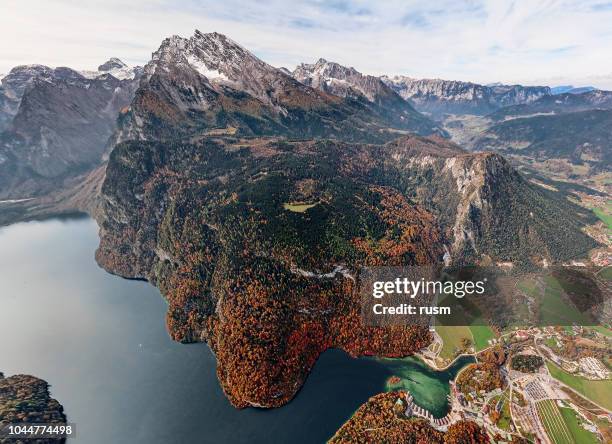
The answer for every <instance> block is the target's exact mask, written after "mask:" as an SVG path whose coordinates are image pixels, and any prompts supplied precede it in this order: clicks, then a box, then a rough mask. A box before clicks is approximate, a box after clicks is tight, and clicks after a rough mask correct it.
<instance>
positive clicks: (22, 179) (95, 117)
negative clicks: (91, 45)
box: [0, 68, 137, 197]
mask: <svg viewBox="0 0 612 444" xmlns="http://www.w3.org/2000/svg"><path fill="white" fill-rule="evenodd" d="M42 72H43V74H44V75H42V76H39V77H34V78H33V79H31V80H29V81H28V84H27V88H24V90H23V91H22V93H23V94H22V97H21V100H20V105H19V110H18V112H17V113H16V115H15V116H14V118H13V119H12V122H11V123H10V125H9V128H8V129H7V130H6V131H5V132H4V133H2V134H1V135H0V197H2V196H10V195H16V196H17V197H27V196H28V195H36V194H40V193H43V192H46V191H48V190H49V189H51V188H54V187H56V186H58V185H59V184H61V181H62V180H63V179H64V178H65V177H66V176H68V175H73V174H78V173H82V172H84V171H86V170H88V169H90V168H92V167H94V166H95V165H97V164H98V163H100V161H101V159H102V155H103V153H104V152H105V149H106V146H107V145H106V144H107V142H108V139H109V137H110V136H111V135H112V134H113V132H114V130H115V128H116V119H117V116H118V114H119V111H120V109H121V108H123V107H125V106H127V105H128V104H129V103H130V101H131V100H132V97H133V95H134V92H135V89H136V85H137V83H136V82H135V81H133V80H119V79H117V78H116V77H114V76H112V75H110V74H102V75H99V76H97V77H95V78H86V77H84V76H83V75H81V74H80V73H79V72H77V71H74V70H72V69H69V68H56V69H54V70H51V71H47V70H43V71H42ZM7 77H8V76H7ZM5 79H6V77H5ZM5 79H3V80H5ZM12 85H17V87H14V88H13V91H17V92H19V85H21V83H16V82H15V81H12V84H11V86H12Z"/></svg>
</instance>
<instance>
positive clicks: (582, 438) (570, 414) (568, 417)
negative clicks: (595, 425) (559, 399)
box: [559, 407, 599, 444]
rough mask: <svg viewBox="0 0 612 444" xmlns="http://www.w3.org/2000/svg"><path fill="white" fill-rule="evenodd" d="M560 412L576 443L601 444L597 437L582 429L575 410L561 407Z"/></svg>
mask: <svg viewBox="0 0 612 444" xmlns="http://www.w3.org/2000/svg"><path fill="white" fill-rule="evenodd" d="M559 411H560V412H561V416H562V417H563V420H564V421H565V424H566V425H567V427H568V428H569V431H570V433H571V434H572V437H573V438H574V442H577V443H580V444H598V443H599V441H598V439H597V437H596V436H595V435H594V434H593V433H591V432H589V431H588V430H586V429H584V427H582V425H581V424H580V419H579V418H578V416H577V415H576V412H575V411H574V410H573V409H570V408H568V407H561V408H560V409H559Z"/></svg>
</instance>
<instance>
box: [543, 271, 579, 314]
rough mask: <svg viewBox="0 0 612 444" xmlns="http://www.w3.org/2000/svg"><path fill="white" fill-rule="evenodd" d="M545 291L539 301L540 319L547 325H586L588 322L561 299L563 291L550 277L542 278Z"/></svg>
mask: <svg viewBox="0 0 612 444" xmlns="http://www.w3.org/2000/svg"><path fill="white" fill-rule="evenodd" d="M544 281H545V282H546V289H545V290H544V297H543V298H542V300H541V301H540V312H541V314H540V317H541V318H542V320H545V321H546V323H548V324H549V325H572V324H574V323H575V324H578V325H588V323H589V320H588V319H587V318H586V317H585V316H584V315H583V314H582V313H580V312H579V311H578V310H576V309H575V308H574V307H573V306H571V305H568V304H567V302H565V301H564V300H563V299H562V298H561V292H562V291H563V290H562V288H561V285H560V284H559V282H557V280H556V279H555V278H553V277H551V276H547V277H545V278H544Z"/></svg>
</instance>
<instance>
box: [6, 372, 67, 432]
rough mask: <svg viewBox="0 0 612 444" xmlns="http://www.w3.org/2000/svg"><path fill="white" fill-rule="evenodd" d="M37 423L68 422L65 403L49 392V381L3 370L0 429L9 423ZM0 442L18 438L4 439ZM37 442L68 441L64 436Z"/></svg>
mask: <svg viewBox="0 0 612 444" xmlns="http://www.w3.org/2000/svg"><path fill="white" fill-rule="evenodd" d="M36 423H47V424H65V423H66V415H65V414H64V409H63V407H62V405H61V404H60V403H59V402H58V401H57V400H55V399H53V398H51V396H50V395H49V384H47V383H46V382H45V381H43V380H42V379H38V378H35V377H34V376H29V375H14V376H10V377H8V378H5V377H4V375H3V374H2V373H0V429H1V428H4V426H6V425H8V424H15V425H18V424H19V425H27V424H36ZM0 442H3V443H4V442H7V443H8V442H16V441H15V440H8V439H7V440H3V439H0ZM35 442H36V443H40V444H47V443H49V444H51V443H57V442H65V438H64V439H60V440H51V439H41V440H36V441H35Z"/></svg>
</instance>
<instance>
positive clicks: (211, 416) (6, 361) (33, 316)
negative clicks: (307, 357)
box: [0, 218, 390, 444]
mask: <svg viewBox="0 0 612 444" xmlns="http://www.w3.org/2000/svg"><path fill="white" fill-rule="evenodd" d="M97 244H98V237H97V226H96V224H95V222H94V221H92V220H91V219H89V218H82V219H76V220H75V219H72V220H65V221H61V220H57V219H55V220H48V221H44V222H29V223H22V224H16V225H12V226H9V227H4V228H0V351H1V353H0V371H3V372H4V373H5V375H7V376H9V375H13V374H17V373H27V374H32V375H35V376H38V377H40V378H43V379H45V380H47V381H48V382H49V383H50V384H51V392H52V395H53V396H54V397H56V398H57V399H58V400H59V401H60V402H61V403H62V404H63V405H64V407H65V409H66V412H67V415H68V417H69V420H70V421H71V422H75V423H76V424H77V438H76V440H74V442H79V443H87V444H89V443H93V444H96V443H100V444H102V443H104V444H108V443H147V444H149V443H163V444H168V443H174V442H176V443H181V444H183V443H191V442H194V443H225V442H227V443H270V442H283V443H286V442H295V443H311V442H312V443H319V442H324V441H325V440H326V439H328V438H329V437H331V436H332V435H333V433H334V432H335V431H336V429H337V428H338V427H340V425H341V424H342V423H343V422H344V421H345V420H346V419H347V418H348V417H349V416H350V415H351V414H352V413H353V411H354V410H356V409H357V408H358V407H359V405H360V404H362V403H363V402H365V401H366V400H367V399H368V398H369V397H370V396H371V395H373V394H375V393H378V392H381V391H383V390H384V381H385V379H386V378H387V377H388V376H389V375H390V372H389V370H387V368H386V367H384V366H383V365H382V364H380V363H378V362H376V361H374V360H366V359H351V358H350V357H349V356H347V355H346V354H344V353H343V352H340V351H329V352H327V353H325V354H324V355H323V356H322V357H321V359H320V360H319V362H318V363H317V365H316V366H315V368H314V371H313V372H312V374H311V375H310V377H309V378H308V380H307V382H306V384H305V386H304V387H303V389H302V390H301V391H300V393H299V394H298V396H297V397H296V398H295V399H294V400H293V401H292V402H291V403H289V404H288V405H287V406H285V407H283V408H280V409H274V410H257V409H244V410H236V409H235V408H233V407H232V406H231V405H230V404H229V402H228V401H227V400H226V398H225V397H224V395H223V393H222V391H221V389H220V387H219V384H218V382H217V378H216V374H215V361H214V358H213V356H212V354H211V352H210V351H209V350H208V348H207V347H206V346H205V345H203V344H193V345H183V344H178V343H175V342H173V341H171V340H170V338H169V337H168V335H167V333H166V331H165V321H164V314H165V309H166V307H165V302H164V301H163V299H162V297H161V296H160V294H159V292H158V291H157V289H156V288H154V287H152V286H151V285H149V284H147V283H146V282H137V281H128V280H124V279H121V278H118V277H115V276H112V275H110V274H108V273H106V272H105V271H103V270H102V269H100V268H98V266H97V265H96V263H95V262H94V251H95V248H96V247H97Z"/></svg>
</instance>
